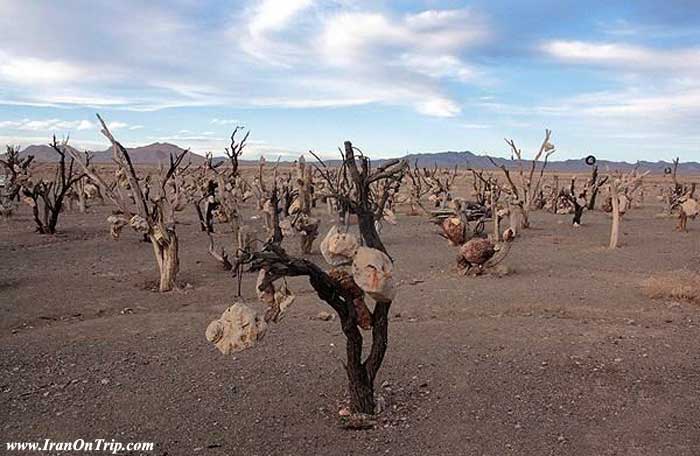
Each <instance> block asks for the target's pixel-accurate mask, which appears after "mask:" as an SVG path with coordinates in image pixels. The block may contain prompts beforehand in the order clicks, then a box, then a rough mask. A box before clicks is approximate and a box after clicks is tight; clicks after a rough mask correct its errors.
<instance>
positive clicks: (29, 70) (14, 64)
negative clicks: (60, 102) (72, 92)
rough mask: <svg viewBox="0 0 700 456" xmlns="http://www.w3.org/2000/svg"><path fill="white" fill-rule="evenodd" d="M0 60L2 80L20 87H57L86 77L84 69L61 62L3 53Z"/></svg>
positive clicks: (0, 53)
mask: <svg viewBox="0 0 700 456" xmlns="http://www.w3.org/2000/svg"><path fill="white" fill-rule="evenodd" d="M0 60H1V61H2V65H0V79H2V80H5V81H8V82H10V83H12V84H17V85H20V86H32V85H40V86H44V85H56V84H60V83H66V82H72V81H74V80H76V79H79V78H81V77H83V76H84V75H85V71H84V70H83V69H82V68H80V67H78V66H75V65H72V64H69V63H66V62H62V61H60V60H44V59H39V58H35V57H17V56H13V55H10V54H7V53H5V52H2V51H0Z"/></svg>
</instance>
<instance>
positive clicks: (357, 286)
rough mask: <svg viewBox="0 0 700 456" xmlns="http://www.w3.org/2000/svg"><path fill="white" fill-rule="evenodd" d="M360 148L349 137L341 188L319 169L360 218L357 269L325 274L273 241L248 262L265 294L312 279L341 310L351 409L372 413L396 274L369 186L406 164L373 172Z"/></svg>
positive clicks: (399, 171)
mask: <svg viewBox="0 0 700 456" xmlns="http://www.w3.org/2000/svg"><path fill="white" fill-rule="evenodd" d="M356 151H357V149H355V148H353V147H352V144H351V143H350V142H349V141H348V142H346V143H345V151H344V153H343V164H342V165H341V167H340V168H341V169H340V174H345V173H346V172H347V174H346V175H347V176H348V177H349V180H348V184H349V186H348V187H339V186H338V182H339V181H338V180H336V179H334V178H332V174H331V172H330V170H329V169H328V168H327V167H326V166H325V164H323V162H322V161H321V162H320V164H321V167H319V168H317V169H319V171H320V173H321V174H322V175H323V176H324V178H325V179H326V180H327V183H328V184H329V186H330V187H331V189H332V191H333V193H334V195H335V197H336V198H338V199H339V200H342V201H345V202H346V203H347V204H348V206H349V207H351V208H352V210H353V212H354V213H355V214H357V216H358V219H359V227H360V235H361V237H362V239H363V240H364V242H365V245H366V247H360V248H359V249H358V250H357V253H356V254H355V256H354V260H353V267H352V273H348V272H346V271H344V270H341V269H331V270H330V271H328V272H326V271H324V270H323V269H321V268H320V267H319V266H317V265H316V264H314V263H313V262H311V261H309V260H306V259H301V258H294V257H292V256H289V255H288V254H287V253H286V252H285V251H284V249H283V248H282V247H280V246H279V245H278V244H276V243H274V242H269V243H268V244H267V245H266V247H265V248H264V249H263V250H262V251H261V252H257V253H253V254H252V255H251V257H250V260H249V263H250V269H251V270H253V271H263V272H262V274H263V275H262V279H261V280H260V282H259V286H258V291H259V292H261V293H263V292H265V291H266V290H270V287H273V283H274V281H275V280H277V279H280V278H283V277H292V276H306V277H308V278H309V283H310V284H311V286H312V287H313V289H314V291H316V294H317V295H318V297H319V298H320V299H321V300H323V301H324V302H325V303H327V304H328V305H329V306H330V307H331V308H332V309H333V310H334V311H335V312H336V313H337V314H338V317H339V319H340V324H341V328H342V330H343V334H344V335H345V338H346V355H347V362H346V364H345V368H346V373H347V378H348V390H349V396H350V410H351V412H352V413H354V414H361V415H372V414H374V413H375V397H374V381H375V378H376V376H377V372H378V371H379V368H380V367H381V365H382V361H383V360H384V355H385V353H386V349H387V344H388V327H389V309H390V307H391V304H392V301H393V298H394V289H393V282H392V278H391V275H392V269H393V266H392V263H391V260H390V258H389V257H388V255H387V253H386V248H385V246H384V244H383V243H382V241H381V239H380V237H379V235H378V234H377V232H376V230H375V222H376V214H377V207H378V206H379V205H381V202H377V201H373V197H372V192H371V191H370V188H371V186H372V185H373V184H375V183H378V182H381V181H383V180H391V181H395V180H400V179H401V177H402V176H403V173H404V171H405V168H406V166H407V165H406V163H405V162H398V161H391V162H389V163H388V164H386V165H384V166H382V167H380V168H378V169H377V170H376V171H373V170H372V169H371V166H370V161H369V159H368V158H367V157H365V156H364V155H362V153H361V152H359V156H356ZM341 152H342V151H341ZM273 289H274V288H273ZM365 295H369V296H371V297H372V298H373V300H374V301H375V305H374V309H373V311H370V310H369V308H368V307H367V305H366V304H365ZM278 313H279V312H278V311H276V309H273V311H272V312H270V311H269V310H268V312H266V313H265V318H264V320H265V321H266V322H267V321H270V320H272V321H275V320H274V318H273V317H272V316H274V315H277V314H278ZM360 328H366V329H368V330H370V329H371V332H372V344H371V348H370V351H369V354H368V355H367V356H366V357H364V359H363V353H362V352H363V335H362V332H361V331H360ZM214 329H216V328H214ZM210 332H211V333H213V332H216V331H209V330H208V335H209V333H210ZM212 339H213V337H212ZM210 340H211V339H210Z"/></svg>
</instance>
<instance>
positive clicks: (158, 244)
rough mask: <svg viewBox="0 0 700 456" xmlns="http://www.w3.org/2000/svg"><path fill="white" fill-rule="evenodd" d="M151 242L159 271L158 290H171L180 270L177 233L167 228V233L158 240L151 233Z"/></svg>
mask: <svg viewBox="0 0 700 456" xmlns="http://www.w3.org/2000/svg"><path fill="white" fill-rule="evenodd" d="M151 244H152V245H153V253H154V254H155V256H156V261H157V262H158V272H159V273H160V284H159V286H158V291H160V292H165V291H171V290H172V289H173V288H175V279H176V277H177V273H178V271H179V270H180V260H179V257H178V239H177V234H176V233H175V231H173V230H168V232H167V235H166V236H165V237H164V238H163V239H160V240H158V239H157V238H156V237H154V236H153V235H151Z"/></svg>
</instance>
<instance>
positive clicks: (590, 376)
mask: <svg viewBox="0 0 700 456" xmlns="http://www.w3.org/2000/svg"><path fill="white" fill-rule="evenodd" d="M658 210H659V208H658V207H648V208H642V209H637V210H634V211H632V212H630V213H629V214H628V216H627V217H626V219H625V221H624V225H623V232H624V235H623V236H622V241H623V248H621V249H620V250H618V251H614V252H612V251H608V250H606V249H605V248H604V246H605V245H607V242H608V235H609V233H608V230H609V220H608V216H607V215H606V214H603V213H599V212H594V213H586V214H585V215H584V223H585V226H583V227H580V228H573V227H571V226H570V225H569V221H570V216H555V215H551V214H544V213H536V214H534V217H533V228H532V229H530V230H528V231H527V232H526V233H525V234H524V236H523V237H522V238H520V239H518V240H517V241H516V243H515V245H514V246H513V248H512V250H511V253H510V256H509V257H508V259H507V260H506V263H507V265H508V266H509V267H510V268H512V269H513V270H514V271H515V272H514V273H513V274H511V275H508V276H505V277H500V278H499V277H493V276H482V277H477V278H465V277H462V276H459V275H457V274H456V273H455V272H454V271H453V270H452V266H453V264H454V258H455V250H454V249H453V248H450V247H449V246H447V244H446V242H445V241H444V240H443V239H441V238H439V237H438V236H437V235H436V234H435V232H436V228H435V227H434V226H433V225H431V224H429V223H427V222H426V221H425V219H424V218H420V217H406V216H402V215H400V216H399V219H400V225H399V226H396V227H387V228H386V229H385V230H384V232H383V233H382V236H383V239H384V240H385V242H386V244H387V247H388V249H389V250H390V252H391V253H392V254H393V255H394V257H395V259H396V267H397V272H398V276H399V277H398V278H399V280H400V288H399V292H398V297H397V299H396V301H395V303H394V305H393V307H392V312H391V315H392V317H391V323H390V346H389V350H388V353H387V358H386V361H385V363H384V366H383V368H382V370H381V372H380V378H379V380H378V383H377V386H378V387H377V390H378V393H379V394H380V395H381V396H382V398H383V402H385V404H386V407H385V408H386V411H385V412H383V413H382V414H381V415H380V417H379V423H378V426H377V428H376V429H374V430H370V431H346V430H342V429H340V428H339V427H338V424H337V412H338V409H339V407H340V405H341V403H342V401H343V400H344V394H345V377H344V372H343V368H342V365H341V362H340V360H341V359H342V358H343V355H344V339H343V336H342V334H341V331H340V328H339V325H338V322H337V320H336V321H330V322H324V321H319V320H315V319H313V317H314V316H315V315H316V314H318V312H319V311H321V310H329V309H327V308H326V307H324V305H323V304H322V303H321V302H320V301H318V299H317V298H316V297H315V295H313V294H312V293H311V291H310V287H309V286H308V284H306V283H305V282H304V280H300V279H299V280H297V279H295V280H292V281H291V282H290V283H291V287H292V289H294V290H295V291H296V293H297V295H298V299H297V301H296V303H295V305H294V308H293V309H292V311H291V312H290V315H288V316H287V317H286V319H285V320H284V321H283V322H282V323H280V324H278V325H275V326H273V327H272V328H271V329H270V330H269V331H268V335H267V336H266V338H265V339H264V340H263V341H262V343H261V344H260V345H259V346H258V347H256V348H255V349H252V350H249V351H246V352H242V353H238V354H237V355H236V356H231V357H224V356H223V355H221V354H220V353H219V352H218V351H217V350H216V349H215V348H214V347H213V346H211V345H210V344H209V343H208V342H207V341H206V339H205V338H204V330H205V328H206V326H207V324H208V323H209V321H210V320H212V319H214V318H217V317H218V316H219V315H220V313H221V312H222V311H223V310H224V309H225V308H226V307H227V306H228V305H230V304H232V303H233V302H234V297H233V296H234V290H235V282H234V281H233V279H232V278H231V277H230V276H229V274H228V273H225V272H223V271H221V270H220V269H219V267H218V265H217V264H215V263H214V261H213V260H212V259H211V258H210V257H209V256H208V255H207V253H206V238H205V237H203V236H202V235H201V233H199V232H198V226H197V224H196V219H195V216H194V213H193V212H189V211H188V212H187V213H185V214H183V216H182V217H181V218H180V220H181V221H182V223H181V224H180V225H179V226H178V233H179V235H180V239H181V255H182V256H181V262H182V266H181V274H180V276H179V281H180V282H181V284H182V285H183V287H184V289H183V290H181V291H177V292H173V293H168V294H162V295H161V294H158V293H154V292H152V291H151V290H150V287H151V286H152V285H153V283H154V282H155V279H156V278H157V275H156V272H155V265H154V259H153V256H152V251H151V248H150V245H148V244H145V243H142V242H140V241H139V238H138V236H137V235H136V234H134V233H133V232H131V231H129V230H125V231H124V233H123V235H122V239H121V240H119V241H112V240H111V239H109V237H108V233H107V226H106V223H105V222H104V220H105V217H106V215H107V214H108V213H109V208H108V207H95V208H93V209H92V212H91V213H90V214H87V215H80V214H77V213H71V212H69V213H66V214H64V215H63V217H62V219H61V222H60V227H59V229H60V231H61V232H60V234H58V235H57V236H55V237H50V236H40V235H37V234H34V233H33V232H32V231H33V226H32V221H31V218H30V214H29V212H28V210H27V209H26V208H24V209H22V211H20V213H19V214H18V215H17V216H16V217H15V218H14V219H13V220H11V221H10V222H7V223H3V224H0V258H1V259H2V262H1V263H0V437H1V438H0V440H2V441H3V444H4V442H5V441H12V440H22V441H26V440H33V439H43V438H53V439H54V440H74V439H76V438H84V439H92V438H106V439H116V440H120V441H124V442H126V441H154V442H155V443H156V451H155V453H154V454H158V455H166V454H167V455H191V454H207V455H209V454H211V455H244V454H245V455H268V454H269V455H301V454H324V455H325V454H328V455H336V454H344V455H365V454H391V455H417V454H431V455H448V454H449V455H456V454H464V455H510V454H513V455H629V456H632V455H634V456H647V455H664V456H670V455H674V456H682V455H687V456H695V455H698V454H700V351H698V347H699V346H700V331H699V330H698V323H697V322H698V321H699V320H700V307H698V306H694V305H692V304H685V303H675V302H668V301H663V300H658V301H653V300H650V299H648V298H646V297H645V296H644V295H643V293H642V292H641V290H640V286H639V285H640V282H641V281H642V280H643V279H645V278H647V277H649V276H650V275H653V274H655V273H661V272H666V271H672V270H677V269H682V268H688V269H694V270H696V271H697V270H700V234H699V233H700V225H699V223H698V221H695V222H691V223H690V228H691V231H690V232H689V233H687V234H679V233H676V232H674V231H673V227H674V224H675V220H663V219H656V218H654V214H655V213H656V212H658ZM325 229H327V223H326V224H325V225H324V231H325ZM220 236H222V239H223V238H224V237H225V234H222V235H220ZM291 245H292V247H290V250H291V251H293V252H297V251H298V250H297V249H298V248H297V243H296V242H294V241H292V244H291ZM316 249H317V247H316ZM314 257H315V258H316V259H317V260H318V261H322V260H321V258H320V255H318V254H316V255H314ZM418 281H422V282H419V283H416V282H418ZM185 284H187V285H186V286H185ZM253 285H254V276H252V275H247V276H246V278H245V281H244V295H245V297H246V298H247V299H248V300H250V301H251V302H252V301H253V298H254V293H253ZM2 451H4V448H3V450H2ZM2 451H0V452H2Z"/></svg>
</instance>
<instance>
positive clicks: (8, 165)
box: [0, 146, 34, 216]
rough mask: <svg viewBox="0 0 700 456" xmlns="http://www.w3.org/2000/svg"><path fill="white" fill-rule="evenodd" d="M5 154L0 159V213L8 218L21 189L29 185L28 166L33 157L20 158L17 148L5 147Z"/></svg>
mask: <svg viewBox="0 0 700 456" xmlns="http://www.w3.org/2000/svg"><path fill="white" fill-rule="evenodd" d="M6 150H7V153H6V154H5V156H4V157H3V158H0V166H2V170H3V173H2V177H3V185H2V186H0V213H1V215H2V216H9V215H10V214H11V213H12V211H13V210H14V209H15V208H16V207H17V204H18V203H19V198H20V195H21V192H22V188H23V187H25V186H27V185H30V184H31V169H30V166H31V164H32V161H33V160H34V156H33V155H27V156H26V157H24V158H21V156H20V150H19V147H12V146H7V149H6Z"/></svg>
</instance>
